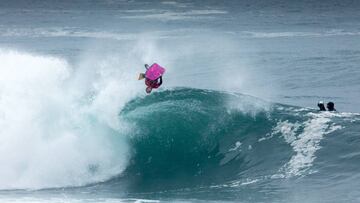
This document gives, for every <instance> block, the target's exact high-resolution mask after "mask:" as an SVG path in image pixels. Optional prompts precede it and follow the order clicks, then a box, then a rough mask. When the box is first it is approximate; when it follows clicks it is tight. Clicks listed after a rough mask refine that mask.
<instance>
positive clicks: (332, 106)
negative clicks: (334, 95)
mask: <svg viewBox="0 0 360 203" xmlns="http://www.w3.org/2000/svg"><path fill="white" fill-rule="evenodd" d="M326 107H327V109H328V111H336V110H335V108H334V107H335V104H334V102H328V103H327V104H326Z"/></svg>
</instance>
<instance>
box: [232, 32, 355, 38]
mask: <svg viewBox="0 0 360 203" xmlns="http://www.w3.org/2000/svg"><path fill="white" fill-rule="evenodd" d="M238 34H240V36H242V37H250V38H284V37H287V38H290V37H332V36H359V35H360V32H357V31H345V30H328V31H324V32H253V31H243V32H240V33H238Z"/></svg>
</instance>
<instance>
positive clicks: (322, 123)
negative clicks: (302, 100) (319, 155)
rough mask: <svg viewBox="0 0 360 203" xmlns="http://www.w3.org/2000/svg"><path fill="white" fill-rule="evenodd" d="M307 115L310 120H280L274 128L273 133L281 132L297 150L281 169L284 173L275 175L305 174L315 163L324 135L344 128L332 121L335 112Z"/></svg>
mask: <svg viewBox="0 0 360 203" xmlns="http://www.w3.org/2000/svg"><path fill="white" fill-rule="evenodd" d="M307 116H309V120H307V121H306V122H304V123H298V122H296V123H290V122H289V121H280V122H279V123H278V124H277V126H276V127H275V128H274V132H273V133H275V134H276V133H280V134H281V135H282V136H283V137H284V139H285V141H286V142H287V143H289V144H290V145H291V146H292V148H293V150H294V152H295V154H294V155H293V156H292V157H291V158H290V160H289V162H288V163H286V164H285V165H284V166H283V167H282V168H281V169H280V171H282V172H283V173H282V174H281V175H279V174H276V175H274V177H278V176H280V177H291V176H294V175H295V176H298V175H304V173H305V172H306V171H308V170H309V168H310V167H311V166H312V165H313V162H314V160H315V159H316V156H315V153H316V151H317V150H319V149H320V148H321V146H320V141H321V140H322V139H323V137H324V136H325V135H327V134H329V133H331V132H334V131H335V130H338V129H341V128H342V127H341V126H340V125H336V124H334V123H332V122H331V119H330V118H331V117H332V116H334V114H333V113H327V112H325V113H308V115H307ZM297 134H298V136H296V135H297Z"/></svg>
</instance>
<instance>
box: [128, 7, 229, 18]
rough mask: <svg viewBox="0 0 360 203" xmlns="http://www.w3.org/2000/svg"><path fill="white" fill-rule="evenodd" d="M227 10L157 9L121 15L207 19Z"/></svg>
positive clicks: (225, 12)
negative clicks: (154, 11) (143, 12)
mask: <svg viewBox="0 0 360 203" xmlns="http://www.w3.org/2000/svg"><path fill="white" fill-rule="evenodd" d="M227 13H228V12H227V11H224V10H217V9H209V10H206V9H205V10H189V11H184V12H174V11H157V12H156V13H151V14H143V15H132V16H130V15H129V16H123V17H122V18H125V19H159V20H163V21H168V20H190V19H191V20H196V19H209V18H213V17H214V15H221V14H227Z"/></svg>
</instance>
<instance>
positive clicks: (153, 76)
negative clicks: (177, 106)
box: [139, 63, 165, 94]
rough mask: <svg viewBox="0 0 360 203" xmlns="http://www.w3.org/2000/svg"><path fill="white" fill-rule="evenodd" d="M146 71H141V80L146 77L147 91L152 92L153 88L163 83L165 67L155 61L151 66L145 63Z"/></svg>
mask: <svg viewBox="0 0 360 203" xmlns="http://www.w3.org/2000/svg"><path fill="white" fill-rule="evenodd" d="M145 68H146V73H140V75H139V80H141V79H144V78H145V85H146V86H147V87H146V93H148V94H150V93H151V91H152V89H157V88H159V87H160V86H161V85H162V75H163V74H164V72H165V68H163V67H161V66H159V65H158V64H157V63H154V64H153V65H151V66H150V67H149V65H148V64H145Z"/></svg>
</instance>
